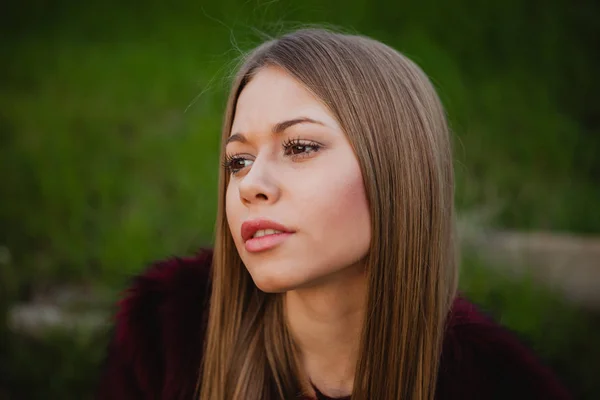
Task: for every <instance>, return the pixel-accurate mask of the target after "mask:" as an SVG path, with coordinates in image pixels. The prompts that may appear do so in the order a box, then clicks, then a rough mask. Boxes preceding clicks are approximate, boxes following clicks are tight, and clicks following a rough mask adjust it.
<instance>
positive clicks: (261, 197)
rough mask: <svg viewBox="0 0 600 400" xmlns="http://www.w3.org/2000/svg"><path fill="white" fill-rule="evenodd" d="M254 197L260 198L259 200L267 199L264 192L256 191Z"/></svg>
mask: <svg viewBox="0 0 600 400" xmlns="http://www.w3.org/2000/svg"><path fill="white" fill-rule="evenodd" d="M256 198H257V199H260V200H267V195H266V194H264V193H258V194H257V195H256Z"/></svg>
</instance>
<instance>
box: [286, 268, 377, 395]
mask: <svg viewBox="0 0 600 400" xmlns="http://www.w3.org/2000/svg"><path fill="white" fill-rule="evenodd" d="M365 303H366V278H365V274H364V270H363V268H362V266H360V267H359V266H356V267H350V268H349V269H348V270H345V271H343V277H339V276H337V277H335V278H332V279H330V280H328V281H327V282H322V283H320V284H319V285H318V286H314V287H310V288H302V289H296V290H293V291H289V292H287V293H286V294H285V313H286V318H287V323H288V327H289V330H290V333H291V335H292V338H293V340H294V342H295V344H296V346H297V347H298V350H299V358H298V361H299V363H300V366H299V367H300V371H301V372H303V373H304V374H305V376H304V377H302V380H303V381H304V385H305V388H304V389H305V390H306V391H308V392H309V393H310V394H313V395H314V391H313V389H312V386H311V383H312V384H314V385H315V386H316V387H317V388H318V389H319V391H321V392H322V393H323V394H325V395H327V396H330V397H342V396H348V395H350V394H351V393H352V388H353V382H354V370H355V367H356V362H357V359H358V352H359V346H360V335H361V331H362V326H363V321H364V310H365Z"/></svg>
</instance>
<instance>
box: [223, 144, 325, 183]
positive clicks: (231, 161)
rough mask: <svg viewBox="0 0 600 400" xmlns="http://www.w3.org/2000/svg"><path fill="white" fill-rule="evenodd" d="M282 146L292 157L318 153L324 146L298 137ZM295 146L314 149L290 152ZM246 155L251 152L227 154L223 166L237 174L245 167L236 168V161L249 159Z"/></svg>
mask: <svg viewBox="0 0 600 400" xmlns="http://www.w3.org/2000/svg"><path fill="white" fill-rule="evenodd" d="M281 147H283V151H284V154H285V155H286V156H289V157H292V159H299V158H304V157H309V156H310V154H312V153H316V152H318V151H319V150H321V148H322V147H323V146H322V145H320V144H319V143H317V142H314V141H312V140H304V139H300V138H296V139H288V140H286V141H285V142H283V143H282V145H281ZM294 147H303V148H307V147H309V148H312V150H310V151H308V152H307V151H303V152H301V153H298V154H288V152H289V151H290V149H293V148H294ZM244 155H246V156H249V154H233V155H226V156H225V161H224V162H223V168H225V169H226V170H227V171H228V172H229V173H230V174H233V175H235V174H237V173H238V172H239V171H241V170H242V169H243V168H244V167H240V168H236V167H235V163H236V162H238V161H245V160H248V158H245V157H242V156H244Z"/></svg>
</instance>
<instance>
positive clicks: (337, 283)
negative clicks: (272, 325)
mask: <svg viewBox="0 0 600 400" xmlns="http://www.w3.org/2000/svg"><path fill="white" fill-rule="evenodd" d="M305 119H310V121H307V120H305ZM299 120H302V122H299ZM286 121H295V123H292V122H289V123H286ZM282 123H284V124H282ZM278 124H279V125H278ZM278 128H279V129H278ZM274 130H278V131H279V132H277V133H274V132H273V131H274ZM226 153H227V157H228V160H230V163H229V164H230V165H229V167H230V172H231V179H230V182H229V185H228V188H227V195H226V213H227V220H228V223H229V227H230V230H231V233H232V236H233V239H234V242H235V245H236V248H237V250H238V252H239V254H240V256H241V259H242V261H243V262H244V264H245V266H246V268H247V269H248V271H249V273H250V274H251V276H252V279H253V280H254V282H255V284H256V285H257V287H258V288H260V289H261V290H263V291H265V292H271V293H275V292H276V293H284V299H285V302H284V304H285V313H286V319H287V323H288V326H289V329H290V332H291V334H292V336H293V338H294V341H295V342H296V344H297V345H298V348H299V356H300V357H299V358H300V360H299V361H300V363H301V370H302V372H303V373H304V374H305V376H304V377H303V380H304V381H305V389H306V390H307V391H308V392H309V393H312V394H314V393H313V391H312V389H311V387H310V384H308V382H309V381H312V383H313V384H314V385H315V386H317V387H318V388H319V390H320V391H322V392H323V393H325V394H327V395H329V396H343V395H349V394H350V393H351V391H352V382H353V380H354V367H355V364H356V355H357V352H358V341H359V337H360V331H361V328H362V323H363V318H364V309H365V287H366V279H365V272H364V258H365V256H366V255H367V252H368V249H369V244H370V241H371V230H370V215H369V207H368V202H367V198H366V195H365V189H364V183H363V178H362V174H361V171H360V167H359V163H358V160H357V158H356V155H355V154H354V152H353V150H352V147H351V145H350V143H349V141H348V139H347V137H346V135H345V133H344V132H343V130H342V129H341V128H340V126H339V124H338V122H337V121H336V119H335V118H334V117H333V115H332V114H331V113H330V112H329V110H328V109H327V107H326V106H325V105H324V104H323V103H322V102H321V101H320V100H319V99H317V98H316V97H315V96H314V95H312V94H311V92H309V91H308V90H307V89H306V88H305V87H304V86H303V85H302V84H301V83H299V82H298V81H297V80H295V79H294V78H293V77H291V76H290V75H288V74H287V73H286V72H284V71H283V70H281V69H279V68H276V67H265V68H263V69H261V70H260V71H259V72H258V73H257V74H256V75H255V76H254V77H253V78H252V80H251V81H250V82H249V83H248V85H247V86H246V87H245V88H244V90H243V91H242V93H241V94H240V97H239V99H238V103H237V107H236V114H235V118H234V121H233V126H232V130H231V135H230V138H229V141H228V143H227V145H226ZM255 218H267V219H269V220H272V221H275V222H277V223H279V224H282V225H284V226H285V227H286V228H288V229H289V230H291V231H293V233H292V234H291V235H289V236H288V237H287V238H286V239H285V240H284V241H283V242H282V243H280V244H279V245H278V246H276V247H275V248H272V249H269V250H266V251H262V252H258V253H256V252H249V251H247V249H246V247H245V243H244V241H243V239H242V236H241V226H242V223H243V222H244V221H247V220H252V219H255Z"/></svg>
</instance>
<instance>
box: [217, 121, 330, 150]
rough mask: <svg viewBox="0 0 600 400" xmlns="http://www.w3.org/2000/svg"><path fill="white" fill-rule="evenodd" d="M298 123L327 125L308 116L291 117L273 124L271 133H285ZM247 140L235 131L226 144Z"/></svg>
mask: <svg viewBox="0 0 600 400" xmlns="http://www.w3.org/2000/svg"><path fill="white" fill-rule="evenodd" d="M298 124H317V125H323V126H325V124H324V123H323V122H321V121H317V120H315V119H312V118H308V117H298V118H294V119H289V120H287V121H281V122H278V123H276V124H275V125H273V129H271V133H272V134H274V135H277V134H280V133H283V132H284V131H285V130H286V129H288V128H290V127H292V126H294V125H298ZM247 141H248V140H247V139H246V137H245V136H244V135H243V134H241V133H234V134H233V135H231V136H229V137H228V138H227V142H226V143H225V145H227V144H229V143H231V142H240V143H246V142H247Z"/></svg>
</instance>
